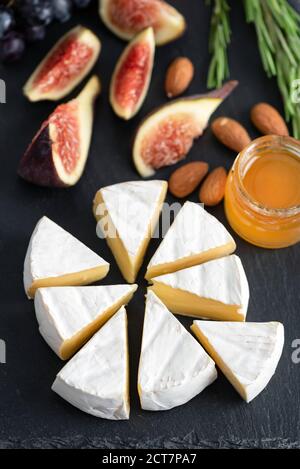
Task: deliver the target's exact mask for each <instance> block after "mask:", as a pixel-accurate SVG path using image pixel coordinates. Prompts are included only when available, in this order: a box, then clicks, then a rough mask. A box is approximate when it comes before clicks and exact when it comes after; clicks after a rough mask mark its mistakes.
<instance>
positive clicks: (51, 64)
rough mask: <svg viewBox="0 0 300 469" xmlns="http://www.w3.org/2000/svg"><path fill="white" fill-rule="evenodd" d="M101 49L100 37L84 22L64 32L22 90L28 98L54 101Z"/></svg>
mask: <svg viewBox="0 0 300 469" xmlns="http://www.w3.org/2000/svg"><path fill="white" fill-rule="evenodd" d="M100 49H101V43H100V40H99V39H98V38H97V36H95V34H94V33H93V32H92V31H90V30H89V29H87V28H84V27H83V26H76V27H75V28H73V29H71V31H69V32H68V33H67V34H65V35H64V36H63V37H62V38H61V39H60V40H59V41H58V42H57V43H56V44H55V46H54V47H53V48H52V49H51V50H50V52H49V53H48V54H47V55H46V57H45V58H44V60H42V62H41V63H40V64H39V65H38V66H37V68H36V69H35V71H34V72H33V74H32V75H31V77H30V78H29V80H28V81H27V83H26V84H25V86H24V88H23V91H24V95H25V96H27V98H28V99H29V100H30V101H41V100H46V99H47V100H50V101H57V100H59V99H61V98H63V97H64V96H66V95H67V94H69V93H70V92H71V91H72V90H73V89H74V88H75V87H76V86H77V85H78V84H79V83H80V82H81V81H82V80H83V79H84V78H85V77H86V76H87V74H88V73H89V72H90V70H91V69H92V67H93V66H94V64H95V62H96V60H97V58H98V56H99V54H100Z"/></svg>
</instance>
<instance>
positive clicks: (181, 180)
mask: <svg viewBox="0 0 300 469" xmlns="http://www.w3.org/2000/svg"><path fill="white" fill-rule="evenodd" d="M207 171H208V164H207V163H205V162H204V161H194V162H192V163H187V164H185V165H183V166H181V167H180V168H178V169H176V170H175V171H174V172H173V173H172V174H171V177H170V179H169V191H170V192H171V194H173V195H175V197H179V198H182V197H186V196H188V195H189V194H191V193H192V192H193V191H194V190H195V189H196V187H197V186H198V185H199V184H200V182H201V181H202V179H203V178H204V177H205V176H206V174H207Z"/></svg>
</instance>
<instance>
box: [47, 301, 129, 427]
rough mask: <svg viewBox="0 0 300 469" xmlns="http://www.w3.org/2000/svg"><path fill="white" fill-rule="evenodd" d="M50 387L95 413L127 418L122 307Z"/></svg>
mask: <svg viewBox="0 0 300 469" xmlns="http://www.w3.org/2000/svg"><path fill="white" fill-rule="evenodd" d="M52 390H53V391H55V392H56V393H57V394H59V395H60V396H61V397H62V398H63V399H65V400H66V401H68V402H69V403H70V404H72V405H73V406H75V407H77V408H78V409H80V410H82V411H83V412H86V413H88V414H91V415H94V416H95V417H101V418H105V419H110V420H124V419H128V418H129V396H128V346H127V317H126V311H125V308H124V307H122V308H121V309H120V310H119V311H118V312H117V313H116V314H115V315H114V316H113V317H112V318H111V319H110V320H109V321H108V322H107V323H106V324H105V325H104V326H103V327H102V329H100V331H98V332H97V333H96V334H95V335H94V336H93V338H92V339H91V340H90V341H89V342H88V343H87V344H86V345H85V346H84V347H83V348H82V349H81V350H80V351H79V352H78V353H77V354H76V355H75V356H74V357H73V358H72V359H71V360H70V361H69V362H68V363H67V364H66V365H65V366H64V368H63V369H62V370H61V371H60V372H59V374H58V375H57V377H56V379H55V381H54V383H53V385H52Z"/></svg>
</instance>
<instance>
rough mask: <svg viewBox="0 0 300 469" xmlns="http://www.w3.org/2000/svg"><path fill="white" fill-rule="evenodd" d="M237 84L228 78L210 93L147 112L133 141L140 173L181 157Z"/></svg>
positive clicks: (175, 161) (173, 161) (176, 101)
mask: <svg viewBox="0 0 300 469" xmlns="http://www.w3.org/2000/svg"><path fill="white" fill-rule="evenodd" d="M237 84H238V82H237V81H229V82H227V83H226V84H225V85H224V86H223V87H222V88H220V89H218V90H214V91H211V92H210V93H207V94H203V95H198V96H191V97H188V98H180V99H176V100H174V101H172V102H171V103H168V104H165V105H164V106H161V107H160V108H158V109H157V110H155V111H154V112H152V113H151V114H149V115H148V116H147V117H146V118H145V119H144V120H143V121H142V122H141V124H140V125H139V127H138V130H137V133H136V136H135V139H134V144H133V161H134V164H135V166H136V169H137V170H138V172H139V173H140V175H141V176H143V177H148V176H152V175H153V174H154V173H155V170H156V169H159V168H161V167H163V166H170V165H172V164H175V163H177V162H178V161H180V160H182V159H184V158H185V157H186V155H187V153H188V152H189V150H190V149H191V147H192V145H193V142H194V139H195V138H198V137H200V135H202V133H203V131H204V129H205V128H206V126H207V123H208V121H209V118H210V116H211V115H212V113H213V112H214V111H215V110H216V108H217V107H218V106H219V105H220V104H221V103H222V101H223V100H224V99H225V98H226V97H227V96H228V95H229V94H230V93H231V92H232V90H233V89H234V88H235V87H236V86H237Z"/></svg>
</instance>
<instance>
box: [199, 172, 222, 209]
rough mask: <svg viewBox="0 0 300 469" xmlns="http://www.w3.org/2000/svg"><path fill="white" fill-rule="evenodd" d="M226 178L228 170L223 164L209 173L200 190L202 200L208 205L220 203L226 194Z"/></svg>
mask: <svg viewBox="0 0 300 469" xmlns="http://www.w3.org/2000/svg"><path fill="white" fill-rule="evenodd" d="M226 180H227V172H226V169H225V168H223V167H222V166H219V167H218V168H215V169H214V170H213V171H212V172H211V173H209V175H208V176H207V178H206V179H205V181H204V182H203V184H202V186H201V188H200V191H199V199H200V202H202V203H204V204H205V205H208V206H213V205H217V204H218V203H220V202H221V200H222V199H223V197H224V194H225V185H226Z"/></svg>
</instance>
